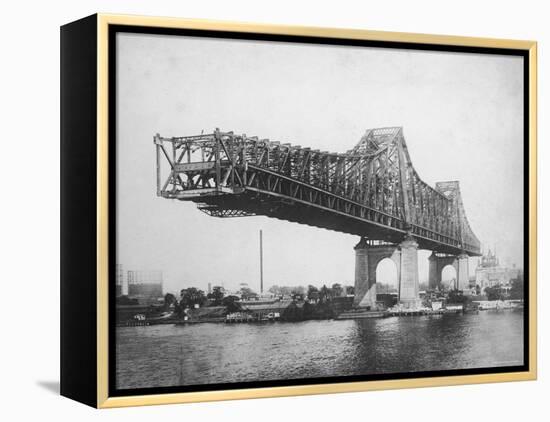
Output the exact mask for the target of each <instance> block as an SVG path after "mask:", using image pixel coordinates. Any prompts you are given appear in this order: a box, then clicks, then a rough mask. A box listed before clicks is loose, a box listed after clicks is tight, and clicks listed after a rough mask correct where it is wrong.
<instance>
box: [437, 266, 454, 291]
mask: <svg viewBox="0 0 550 422" xmlns="http://www.w3.org/2000/svg"><path fill="white" fill-rule="evenodd" d="M457 280H458V271H457V268H456V265H453V264H447V265H445V266H444V267H443V268H442V269H441V284H442V285H443V286H446V287H447V288H451V289H456V281H457Z"/></svg>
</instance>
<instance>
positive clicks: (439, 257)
mask: <svg viewBox="0 0 550 422" xmlns="http://www.w3.org/2000/svg"><path fill="white" fill-rule="evenodd" d="M428 260H429V263H430V264H429V272H428V281H429V283H428V284H429V288H430V289H436V288H441V276H442V271H443V268H445V267H446V266H447V265H451V266H453V267H454V269H455V271H456V279H457V286H456V287H457V288H458V289H459V290H463V291H467V290H469V284H470V280H469V272H468V271H469V270H468V255H466V254H460V255H458V256H455V255H446V254H438V253H435V252H432V254H431V255H430V257H429V258H428Z"/></svg>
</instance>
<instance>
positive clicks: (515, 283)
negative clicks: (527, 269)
mask: <svg viewBox="0 0 550 422" xmlns="http://www.w3.org/2000/svg"><path fill="white" fill-rule="evenodd" d="M523 292H524V287H523V274H520V275H518V277H517V278H515V279H513V280H512V288H511V289H510V299H516V300H517V299H523Z"/></svg>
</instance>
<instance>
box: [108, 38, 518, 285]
mask: <svg viewBox="0 0 550 422" xmlns="http://www.w3.org/2000/svg"><path fill="white" fill-rule="evenodd" d="M522 60H523V59H522V58H519V57H510V56H500V55H482V54H472V53H442V52H425V51H413V50H398V49H395V50H394V49H391V50H390V49H381V48H364V47H348V46H327V45H306V44H294V43H292V44H290V43H276V42H259V41H244V40H222V39H207V38H193V37H182V36H168V35H149V34H118V35H117V105H116V106H117V140H116V142H117V145H116V147H117V228H116V229H117V250H116V253H117V263H120V264H122V265H123V268H124V269H125V270H140V269H141V270H162V271H163V273H164V288H165V291H173V292H177V291H179V290H180V289H181V288H184V287H190V286H195V287H199V288H201V289H204V290H206V289H207V286H208V283H211V284H212V285H218V284H220V285H221V284H223V285H224V286H225V287H226V288H229V289H235V288H237V287H238V285H239V283H248V284H249V285H250V286H251V287H252V288H253V289H255V290H259V230H260V229H261V230H263V238H264V286H265V287H266V289H267V288H269V286H271V285H274V284H278V285H290V286H293V285H308V284H314V285H317V286H320V285H322V284H327V285H329V284H332V283H336V282H338V283H343V284H348V285H353V279H354V268H355V255H354V250H353V246H354V245H355V244H357V242H358V241H359V238H358V237H357V236H352V235H347V234H342V233H338V232H333V231H329V230H324V229H318V228H313V227H309V226H305V225H300V224H297V223H290V222H286V221H280V220H277V219H270V218H267V217H261V216H257V217H246V218H234V219H219V218H214V217H209V216H207V215H206V214H203V213H202V212H200V211H199V210H197V209H196V207H195V205H194V204H193V203H190V202H181V201H177V200H169V199H164V198H159V197H157V196H156V161H155V160H156V158H155V157H156V155H155V149H154V145H153V136H154V135H155V133H159V134H160V135H161V136H164V137H171V136H185V135H192V134H199V133H201V131H204V133H210V132H212V131H213V130H214V129H215V128H220V129H221V130H222V131H234V132H236V133H246V134H247V135H248V136H258V137H260V138H270V139H271V140H276V141H280V142H282V143H283V142H290V143H293V144H297V145H301V146H304V147H305V146H308V147H311V148H312V149H320V150H322V151H325V150H326V151H334V152H345V151H347V150H349V149H351V148H352V147H353V146H354V145H355V144H356V143H357V142H359V139H360V138H361V136H362V135H363V134H364V133H365V131H366V130H367V129H368V128H376V127H385V126H402V127H403V131H404V136H405V140H406V143H407V146H408V149H409V153H410V156H411V160H412V162H413V165H414V167H415V169H416V171H417V172H418V174H419V175H420V177H421V178H422V179H423V180H424V181H425V182H426V183H428V184H429V185H431V186H434V185H435V183H436V182H438V181H447V180H458V181H459V182H460V189H461V193H462V198H463V203H464V207H465V210H466V215H467V217H468V221H469V223H470V226H471V228H472V230H473V231H474V233H475V234H476V235H477V237H478V239H479V240H480V241H481V242H482V245H483V248H484V249H485V250H487V249H488V248H489V247H490V248H491V249H494V247H495V246H496V248H497V253H498V255H499V256H500V258H501V262H503V263H505V264H507V265H512V264H516V265H517V266H519V267H522V266H523V265H522V263H523V144H522V141H523V61H522ZM429 254H430V251H419V278H420V281H421V282H423V281H426V280H427V277H428V260H427V258H428V256H429ZM476 264H477V258H475V259H474V258H471V259H470V265H469V269H470V274H473V273H474V271H475V266H476ZM393 273H394V271H393V269H392V268H387V267H384V265H381V268H379V272H378V278H379V281H380V280H382V281H385V282H390V283H391V282H392V281H393V280H392V278H393Z"/></svg>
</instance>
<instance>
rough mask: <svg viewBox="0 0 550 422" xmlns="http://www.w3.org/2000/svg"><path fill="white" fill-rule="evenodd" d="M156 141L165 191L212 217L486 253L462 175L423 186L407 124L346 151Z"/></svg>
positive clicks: (214, 137)
mask: <svg viewBox="0 0 550 422" xmlns="http://www.w3.org/2000/svg"><path fill="white" fill-rule="evenodd" d="M154 143H155V145H156V156H157V195H158V196H160V197H163V198H169V199H178V200H182V201H193V202H195V203H196V204H197V207H198V208H199V209H200V210H201V211H203V212H205V213H207V214H208V215H211V216H215V217H245V216H252V215H265V216H268V217H274V218H279V219H283V220H288V221H293V222H297V223H301V224H308V225H311V226H316V227H321V228H325V229H331V230H336V231H340V232H344V233H349V234H353V235H358V236H361V237H362V238H365V239H369V240H377V241H383V242H385V243H390V244H398V243H400V242H402V241H403V239H404V238H405V237H406V236H409V237H412V238H414V240H415V241H416V242H417V243H418V246H419V247H420V248H421V249H428V250H432V251H434V253H437V254H444V255H452V256H458V255H464V254H466V255H469V256H479V255H480V242H479V240H478V239H477V238H476V236H475V234H474V233H473V231H472V229H471V228H470V225H469V223H468V220H467V218H466V213H465V211H464V206H463V203H462V197H461V194H460V187H459V183H458V181H450V182H439V183H436V185H435V187H431V186H429V185H428V184H427V183H425V182H424V181H423V180H422V179H421V178H420V176H419V175H418V173H417V172H416V170H415V169H414V167H413V164H412V162H411V158H410V156H409V152H408V149H407V145H406V143H405V137H404V135H403V129H402V128H401V127H388V128H378V129H369V130H367V131H366V133H365V134H364V136H363V137H362V138H361V140H360V141H359V143H358V144H357V145H356V146H355V147H354V148H353V149H350V150H349V151H347V152H345V153H334V152H327V151H319V150H315V149H311V148H307V147H302V146H299V145H291V144H288V143H279V142H276V141H270V140H269V139H259V138H257V137H254V136H252V137H250V136H246V135H239V134H235V133H233V132H222V131H220V130H218V129H216V130H215V131H214V132H213V133H209V134H200V135H194V136H182V137H170V138H166V137H161V136H160V135H158V134H157V135H156V136H155V137H154ZM163 157H164V158H163ZM163 162H164V163H165V166H166V164H168V170H169V174H168V177H167V178H166V179H165V180H163V168H162V167H163V165H162V163H163Z"/></svg>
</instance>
